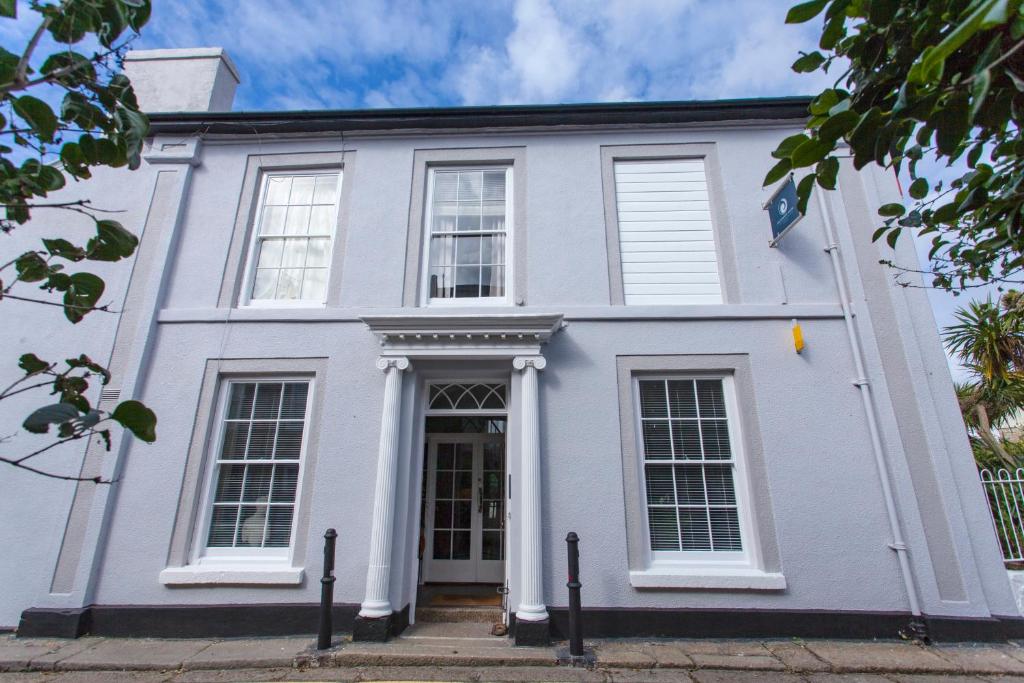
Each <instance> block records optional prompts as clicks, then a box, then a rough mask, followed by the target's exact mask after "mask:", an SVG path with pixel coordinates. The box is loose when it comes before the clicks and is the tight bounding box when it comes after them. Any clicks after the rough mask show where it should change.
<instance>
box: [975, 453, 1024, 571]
mask: <svg viewBox="0 0 1024 683" xmlns="http://www.w3.org/2000/svg"><path fill="white" fill-rule="evenodd" d="M980 474H981V484H982V486H983V487H984V489H985V493H986V494H987V496H988V507H989V511H990V512H991V513H992V522H993V524H994V525H995V528H996V536H998V537H999V547H1000V548H1002V551H1003V562H1005V563H1007V564H1009V563H1012V562H1024V468H1021V467H1018V468H1017V469H1016V470H1015V471H1014V472H1012V473H1011V472H1010V471H1009V470H1006V469H1002V468H1000V469H998V470H996V471H995V472H994V473H993V472H992V471H991V470H988V469H983V470H981V472H980Z"/></svg>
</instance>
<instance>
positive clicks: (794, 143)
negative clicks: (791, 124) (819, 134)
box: [772, 133, 810, 159]
mask: <svg viewBox="0 0 1024 683" xmlns="http://www.w3.org/2000/svg"><path fill="white" fill-rule="evenodd" d="M807 140H810V138H809V137H807V136H806V135H804V134H803V133H797V134H796V135H790V136H789V137H788V138H786V139H785V140H783V141H782V142H780V143H779V146H778V147H776V148H775V151H774V152H772V156H773V157H775V158H776V159H785V158H787V157H789V156H790V155H791V154H792V153H793V150H794V149H796V148H797V147H799V146H800V144H801V143H803V142H806V141H807Z"/></svg>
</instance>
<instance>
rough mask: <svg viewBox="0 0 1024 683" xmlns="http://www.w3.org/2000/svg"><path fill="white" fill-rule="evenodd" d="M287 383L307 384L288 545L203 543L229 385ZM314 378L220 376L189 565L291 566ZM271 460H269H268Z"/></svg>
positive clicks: (239, 567) (228, 567)
mask: <svg viewBox="0 0 1024 683" xmlns="http://www.w3.org/2000/svg"><path fill="white" fill-rule="evenodd" d="M254 382H255V383H260V382H263V383H275V384H276V383H287V382H305V383H307V384H308V386H309V390H308V391H307V393H306V413H305V415H304V416H303V424H304V427H303V431H302V446H301V447H300V449H299V472H298V482H297V483H296V486H295V502H294V504H293V507H292V528H291V532H290V534H289V537H288V547H286V548H285V547H281V548H218V547H209V546H207V540H208V538H209V535H210V524H211V522H212V520H213V498H214V493H215V492H214V487H215V485H216V481H217V475H218V470H219V469H220V468H219V465H218V463H217V461H218V460H219V459H220V458H219V455H218V454H219V453H220V452H221V449H222V448H223V447H224V433H225V431H226V430H225V424H226V423H225V421H224V417H225V415H227V409H228V398H229V396H230V393H231V387H232V386H233V385H235V384H250V383H254ZM315 390H316V386H315V379H314V377H312V376H310V375H272V376H232V377H226V378H222V380H221V382H220V387H219V388H218V391H217V410H216V412H215V414H214V423H213V424H214V429H216V432H215V433H214V434H213V435H212V436H213V438H211V439H209V446H208V449H207V457H206V462H207V466H206V472H205V473H204V479H203V492H202V495H201V496H200V498H199V499H200V503H199V504H200V506H201V507H200V508H199V519H198V523H197V524H196V534H195V538H194V539H193V542H192V550H191V555H190V560H189V565H190V566H193V567H197V568H209V566H211V565H212V566H215V567H218V568H221V567H223V568H225V569H245V568H254V569H263V568H275V567H280V568H285V567H291V566H293V565H294V559H295V558H294V549H295V534H296V532H297V530H298V512H299V506H300V504H301V502H302V496H303V490H302V489H303V486H302V480H303V477H304V474H305V470H306V450H307V448H308V444H309V434H310V431H311V429H312V425H311V424H310V422H311V420H312V414H313V400H314V391H315ZM271 462H273V461H271Z"/></svg>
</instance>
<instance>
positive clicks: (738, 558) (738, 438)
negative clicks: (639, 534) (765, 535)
mask: <svg viewBox="0 0 1024 683" xmlns="http://www.w3.org/2000/svg"><path fill="white" fill-rule="evenodd" d="M648 380H653V381H665V380H682V381H687V380H718V381H721V383H722V395H723V398H724V400H725V411H726V413H725V417H726V424H727V426H728V430H729V444H730V450H731V452H732V465H733V486H734V488H735V490H736V507H737V517H738V518H739V524H740V542H741V543H742V545H743V550H742V551H713V550H710V551H705V550H697V551H694V550H678V551H670V550H657V551H656V550H652V549H651V531H650V530H651V527H650V521H649V519H648V515H647V507H648V506H647V472H646V468H645V467H644V465H645V464H646V457H645V451H644V442H643V419H642V417H641V410H640V382H641V381H648ZM632 389H633V391H632V393H633V420H634V424H635V425H636V429H635V432H636V439H637V444H636V448H637V457H638V458H639V473H640V477H639V484H640V491H639V495H640V502H641V506H640V507H641V510H640V513H641V516H642V520H643V530H644V539H645V540H644V549H645V559H646V562H645V565H646V567H647V568H648V570H649V571H652V572H655V573H664V574H686V573H697V572H699V573H703V574H711V573H718V572H730V571H736V572H738V573H747V572H754V573H761V569H762V566H763V565H762V558H761V554H760V544H759V542H758V538H757V533H756V525H755V524H754V520H753V516H752V511H751V505H750V500H751V495H752V492H751V489H750V482H749V479H748V476H747V467H746V458H745V457H744V452H743V438H742V432H741V429H740V424H739V403H738V400H737V398H736V389H735V385H734V381H733V377H732V376H731V375H726V374H696V373H695V374H687V373H665V374H634V375H633V386H632ZM664 462H673V463H674V462H677V461H675V460H668V461H664ZM694 462H700V463H702V464H703V463H708V462H711V463H712V464H714V462H716V461H707V460H700V461H694ZM723 462H724V461H723Z"/></svg>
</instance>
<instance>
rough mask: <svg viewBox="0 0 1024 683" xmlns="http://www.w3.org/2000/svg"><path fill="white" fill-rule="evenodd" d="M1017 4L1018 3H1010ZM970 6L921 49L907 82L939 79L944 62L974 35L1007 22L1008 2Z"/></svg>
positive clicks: (993, 0)
mask: <svg viewBox="0 0 1024 683" xmlns="http://www.w3.org/2000/svg"><path fill="white" fill-rule="evenodd" d="M1019 4H1020V3H1019V1H1018V2H1015V3H1014V5H1018V6H1019ZM972 6H973V7H975V9H974V11H973V12H971V13H970V14H969V15H968V16H967V17H966V18H965V19H964V20H963V21H961V22H960V23H959V24H957V25H956V28H954V29H953V30H952V31H950V32H949V33H948V34H946V37H945V38H943V39H942V41H941V42H940V43H939V44H938V45H935V46H929V47H927V48H925V49H924V50H922V52H921V55H920V57H918V59H917V61H915V62H914V65H913V66H912V67H911V69H910V74H909V75H908V79H909V80H910V81H912V82H914V83H919V84H924V83H930V82H935V81H937V80H938V79H939V78H941V77H942V72H943V69H944V67H945V62H946V59H947V58H948V57H949V56H950V55H951V54H953V53H954V52H955V51H956V50H957V49H959V48H960V47H961V46H962V45H963V44H964V43H966V42H967V41H968V40H969V39H970V38H971V37H972V36H974V34H976V33H977V32H978V31H983V30H986V29H989V28H992V27H994V26H998V25H1000V24H1004V23H1006V21H1007V20H1008V19H1009V12H1010V2H1009V0H982V1H981V2H974V3H972ZM936 74H937V75H936Z"/></svg>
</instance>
